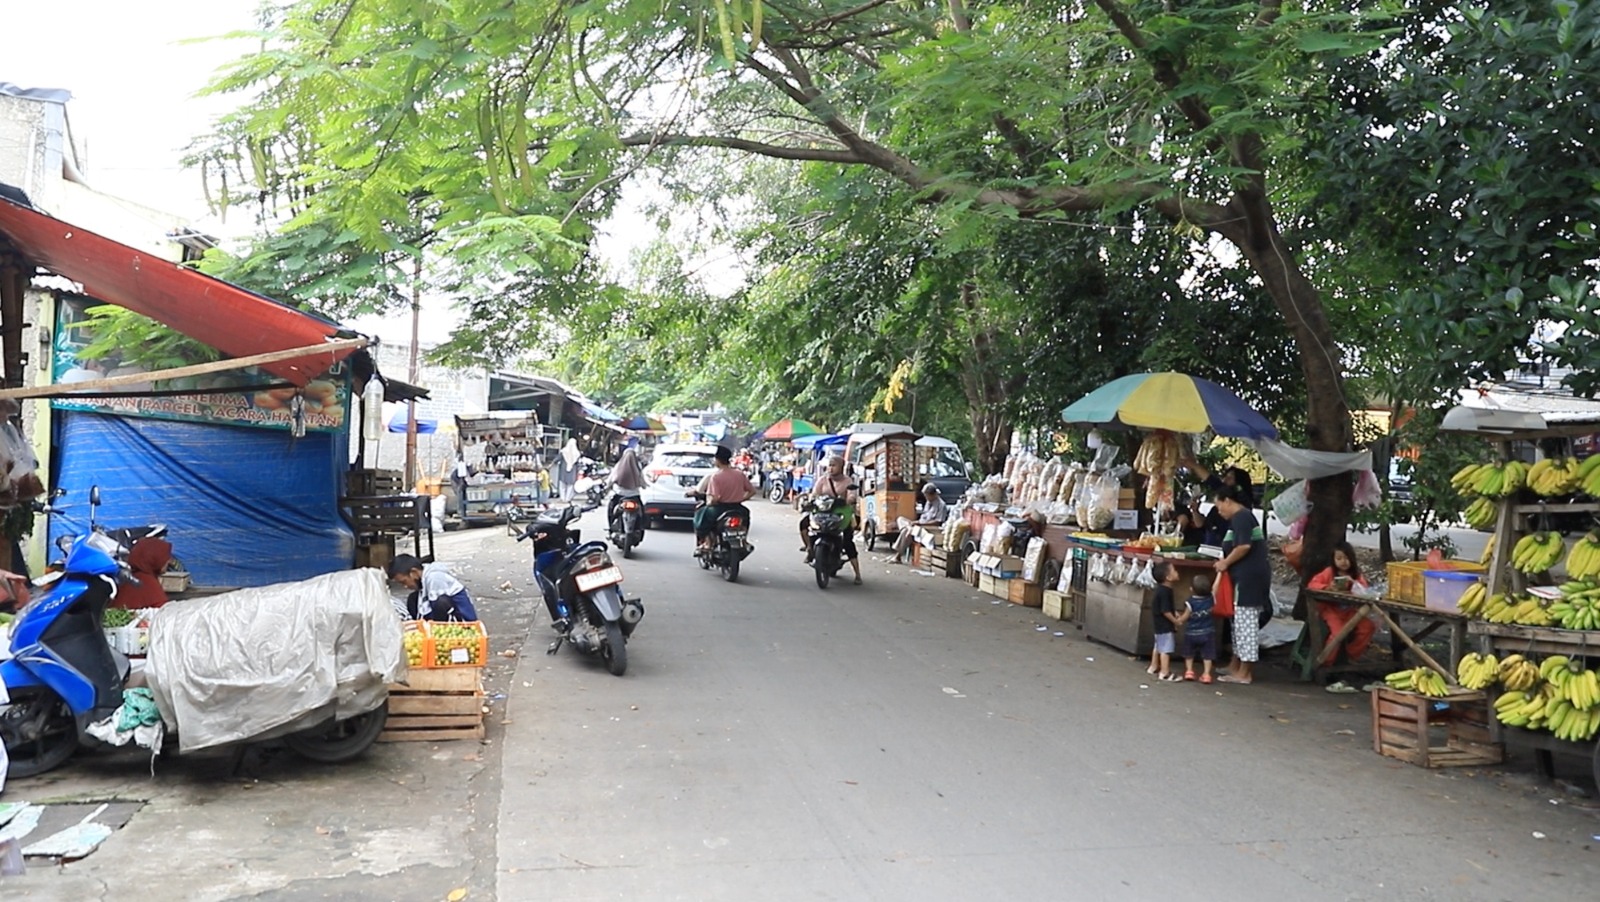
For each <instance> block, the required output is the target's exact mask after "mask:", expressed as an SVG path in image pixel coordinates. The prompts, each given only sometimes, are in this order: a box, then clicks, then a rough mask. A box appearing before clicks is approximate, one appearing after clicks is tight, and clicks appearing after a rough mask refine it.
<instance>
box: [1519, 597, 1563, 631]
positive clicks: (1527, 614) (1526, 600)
mask: <svg viewBox="0 0 1600 902" xmlns="http://www.w3.org/2000/svg"><path fill="white" fill-rule="evenodd" d="M1516 602H1517V605H1516V607H1514V608H1512V609H1511V622H1512V623H1515V624H1517V625H1519V626H1555V625H1556V619H1555V618H1554V617H1552V616H1550V609H1549V608H1548V607H1547V606H1546V605H1545V602H1544V600H1543V599H1539V598H1533V597H1531V596H1523V597H1519V598H1517V599H1516Z"/></svg>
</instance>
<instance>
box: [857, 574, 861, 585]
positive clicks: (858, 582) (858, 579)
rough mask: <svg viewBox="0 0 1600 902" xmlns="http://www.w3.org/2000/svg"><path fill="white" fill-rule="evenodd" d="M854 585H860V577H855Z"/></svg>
mask: <svg viewBox="0 0 1600 902" xmlns="http://www.w3.org/2000/svg"><path fill="white" fill-rule="evenodd" d="M856 585H858V586H859V585H861V577H859V576H858V577H856Z"/></svg>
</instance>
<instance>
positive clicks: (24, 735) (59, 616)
mask: <svg viewBox="0 0 1600 902" xmlns="http://www.w3.org/2000/svg"><path fill="white" fill-rule="evenodd" d="M119 548H120V546H119V545H118V544H117V542H116V540H115V539H112V538H110V537H109V536H106V535H105V534H104V533H99V532H94V533H90V534H89V535H86V536H79V537H78V538H77V539H76V540H75V541H73V543H72V545H71V547H70V550H69V551H68V553H67V559H66V568H65V572H64V573H63V574H62V575H61V577H60V578H58V579H57V580H55V582H53V583H52V584H51V585H50V588H49V589H48V590H47V591H46V592H45V593H44V594H43V595H40V596H39V597H38V598H36V599H34V600H33V602H31V603H30V604H29V605H28V606H27V607H25V608H23V609H22V612H21V613H20V614H19V615H18V616H17V622H16V623H15V624H13V625H12V630H11V654H12V657H11V658H10V659H8V660H6V661H4V662H0V681H3V682H4V683H5V688H6V693H7V694H8V695H10V697H11V700H10V702H9V703H7V704H6V705H5V707H4V708H0V741H3V742H4V743H5V747H6V755H7V756H8V757H10V759H11V774H12V775H13V776H17V777H31V776H33V775H35V774H41V773H44V772H45V771H47V770H50V769H51V768H54V767H56V766H57V765H59V764H61V763H62V762H63V761H66V760H67V759H68V758H69V757H71V756H72V753H73V751H75V750H76V749H77V747H78V737H79V736H80V735H81V734H83V731H84V728H86V727H87V726H88V725H89V724H91V723H93V722H95V721H97V720H101V719H104V718H106V717H109V716H111V715H112V714H113V713H114V712H115V711H116V710H117V708H119V707H121V705H122V687H123V686H124V685H125V684H126V683H127V681H128V671H129V669H130V665H129V663H128V658H127V656H126V655H124V654H122V653H121V652H119V651H117V650H115V649H113V648H112V647H111V645H110V644H109V643H108V642H107V641H106V635H105V631H104V630H103V629H101V626H100V621H101V619H102V618H103V617H104V616H105V612H106V606H107V605H108V604H110V602H111V599H112V598H114V597H116V594H117V580H118V578H119V577H121V576H122V575H123V573H124V572H125V569H126V568H125V565H123V564H122V563H121V562H120V561H119V560H118V559H117V553H118V550H119Z"/></svg>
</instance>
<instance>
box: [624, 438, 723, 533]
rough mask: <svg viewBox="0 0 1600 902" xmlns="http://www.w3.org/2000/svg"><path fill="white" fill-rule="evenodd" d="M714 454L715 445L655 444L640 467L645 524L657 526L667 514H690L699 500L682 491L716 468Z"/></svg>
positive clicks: (683, 517) (688, 516) (686, 515)
mask: <svg viewBox="0 0 1600 902" xmlns="http://www.w3.org/2000/svg"><path fill="white" fill-rule="evenodd" d="M716 457H717V446H716V445H711V444H697V445H658V446H657V447H656V450H655V454H653V455H651V457H650V464H649V465H648V466H646V467H645V468H644V477H645V487H644V491H642V492H640V493H639V500H640V501H642V502H643V503H644V517H645V524H646V525H659V524H660V523H661V521H662V520H665V519H666V518H668V517H674V518H681V519H685V520H687V519H689V518H691V517H693V516H694V509H695V506H696V505H697V504H698V503H699V502H697V501H695V500H694V499H693V498H690V497H689V496H688V495H685V494H684V493H685V492H687V491H689V490H690V489H692V488H694V487H695V486H697V485H699V484H700V480H702V479H704V478H705V477H707V476H709V475H711V474H712V473H715V472H716V471H717V465H716Z"/></svg>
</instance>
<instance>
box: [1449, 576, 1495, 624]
mask: <svg viewBox="0 0 1600 902" xmlns="http://www.w3.org/2000/svg"><path fill="white" fill-rule="evenodd" d="M1488 602H1489V587H1488V586H1485V585H1484V584H1483V583H1473V584H1472V585H1470V586H1468V587H1467V591H1465V592H1463V593H1461V597H1460V598H1459V599H1457V601H1456V610H1458V611H1460V612H1461V613H1463V614H1466V615H1467V616H1468V617H1478V616H1480V615H1482V614H1483V606H1484V605H1485V604H1488Z"/></svg>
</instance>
